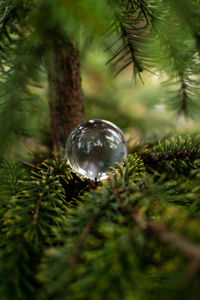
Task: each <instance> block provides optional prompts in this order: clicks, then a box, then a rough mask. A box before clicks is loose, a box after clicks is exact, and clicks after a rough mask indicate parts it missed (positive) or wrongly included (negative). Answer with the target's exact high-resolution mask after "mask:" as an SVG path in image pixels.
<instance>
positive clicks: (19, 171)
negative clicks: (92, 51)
mask: <svg viewBox="0 0 200 300" xmlns="http://www.w3.org/2000/svg"><path fill="white" fill-rule="evenodd" d="M199 4H200V3H199V1H198V0H192V1H186V0H176V1H173V0H165V1H164V0H156V1H155V0H102V1H94V0H77V1H72V0H68V1H63V0H58V1H55V0H40V1H31V2H30V1H27V0H4V1H1V2H0V73H1V80H0V95H1V98H0V101H1V106H0V124H1V125H0V137H1V147H0V158H1V159H0V299H1V300H10V299H15V300H25V299H29V298H30V297H31V298H32V299H39V300H40V299H41V300H44V299H52V300H56V299H59V300H64V299H70V300H73V299H74V300H78V299H87V300H88V299H91V300H97V299H115V300H117V299H125V300H129V299H130V300H132V299H148V300H149V299H198V298H199V292H200V284H199V280H200V276H199V273H200V234H199V225H200V216H199V207H200V198H199V191H200V188H199V177H200V150H199V149H200V137H199V135H198V134H197V133H196V132H195V133H194V132H191V134H186V133H184V134H182V135H176V134H175V135H174V136H173V135H172V134H170V136H167V137H165V138H162V139H161V140H159V136H154V137H152V136H151V138H149V139H148V140H145V139H144V140H143V141H140V143H137V144H134V145H132V144H131V143H130V144H129V156H128V158H127V159H125V160H124V165H123V166H121V165H119V164H117V163H116V167H115V168H112V169H111V170H110V173H109V177H108V179H107V180H103V181H102V182H99V183H94V182H92V181H91V180H88V179H84V178H81V177H79V175H78V174H75V173H74V172H73V171H72V170H71V169H70V167H69V165H68V163H67V162H66V158H65V155H64V154H63V148H64V147H65V143H66V139H67V137H68V135H69V134H70V132H71V131H72V129H74V127H75V126H76V125H77V124H78V123H80V122H81V121H82V120H83V119H84V113H83V92H82V85H81V67H80V63H81V62H82V60H83V57H84V53H85V52H87V48H88V47H89V45H90V44H91V43H92V41H93V42H94V43H98V45H99V47H102V45H103V47H104V49H105V51H106V53H108V56H109V59H108V62H107V63H108V67H110V68H111V69H112V71H113V74H114V75H118V74H119V73H121V72H123V70H125V69H126V68H128V67H130V66H131V65H132V70H133V76H134V78H135V81H141V82H143V81H144V79H143V73H145V72H150V73H153V74H164V75H163V76H161V78H165V81H164V82H162V84H161V89H163V90H164V91H165V92H167V93H166V96H165V97H166V99H167V101H166V103H167V104H168V106H169V107H171V109H172V111H173V112H176V113H177V114H179V115H185V116H186V117H189V116H190V117H191V116H194V115H195V114H194V113H195V111H197V112H198V109H199V103H198V101H199V96H200V94H199V70H200V65H199V53H200V49H199V47H200V27H199V22H198V20H199V17H200V8H199V7H200V6H199ZM97 41H98V42H97ZM145 74H146V73H145ZM133 84H134V83H133ZM46 86H47V87H48V96H47V98H48V103H49V117H48V120H50V123H51V124H50V127H51V138H49V137H48V135H49V128H48V126H46V127H45V128H44V129H43V132H40V133H38V129H37V128H36V127H37V126H36V124H37V122H38V120H39V118H40V116H39V114H38V112H37V113H36V111H37V110H38V108H40V107H42V97H45V93H44V91H45V89H46ZM38 90H39V91H40V92H38ZM41 90H42V93H41ZM84 100H85V108H86V110H87V105H88V106H89V105H90V100H88V99H87V97H85V99H84ZM101 101H102V99H100V100H98V101H97V103H96V104H95V105H96V107H98V103H100V106H101V107H102V106H103V109H104V110H106V109H107V110H108V111H109V110H110V109H111V106H112V105H113V103H114V102H112V100H111V102H108V101H104V102H101ZM102 103H103V105H102ZM119 111H120V108H119V109H118V107H117V103H116V110H115V113H116V115H117V116H120V117H123V118H124V119H125V121H126V124H129V122H131V121H130V120H129V117H127V116H126V115H125V117H124V116H122V112H121V111H120V112H119ZM35 115H37V118H36V119H35ZM142 122H143V121H142ZM126 124H125V126H126ZM138 126H140V127H142V126H143V127H145V126H146V125H145V123H142V124H141V123H139V125H138ZM147 126H148V124H147ZM36 129H37V130H36ZM45 130H46V131H45ZM37 135H40V137H41V139H43V141H44V140H45V142H44V144H45V146H46V147H48V154H47V151H46V152H44V153H43V152H42V147H39V150H37V151H35V153H34V154H32V157H31V160H30V161H28V162H27V161H24V159H23V153H22V154H21V156H20V159H19V157H18V156H19V155H18V151H17V149H18V147H21V148H19V149H22V148H25V147H26V146H27V144H28V143H29V141H30V138H36V136H37ZM21 144H22V145H21ZM52 153H53V154H52Z"/></svg>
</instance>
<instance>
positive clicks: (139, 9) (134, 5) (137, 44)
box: [107, 1, 152, 77]
mask: <svg viewBox="0 0 200 300" xmlns="http://www.w3.org/2000/svg"><path fill="white" fill-rule="evenodd" d="M151 18H152V15H151V12H150V9H149V8H148V4H147V2H146V1H127V4H125V3H123V4H121V7H120V12H116V13H115V19H116V21H115V23H114V24H113V25H112V26H111V29H110V33H111V32H113V31H116V33H117V37H116V39H115V41H114V42H112V43H111V44H110V45H109V46H108V47H107V50H109V51H110V52H111V53H112V56H111V58H110V59H109V60H108V62H107V64H108V63H111V62H112V64H113V65H117V66H118V65H119V67H118V70H117V71H116V73H115V76H117V75H118V74H119V73H120V72H122V71H123V70H124V69H125V68H127V67H128V66H129V65H131V64H133V72H134V75H135V76H137V75H139V77H140V73H141V72H142V71H143V70H146V69H147V68H148V65H149V62H148V63H147V60H146V59H145V43H146V40H147V37H148V35H149V33H150V19H151Z"/></svg>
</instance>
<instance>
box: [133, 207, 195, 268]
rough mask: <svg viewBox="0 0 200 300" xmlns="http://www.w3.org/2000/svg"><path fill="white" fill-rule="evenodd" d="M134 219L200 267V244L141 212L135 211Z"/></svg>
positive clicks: (141, 226) (144, 228)
mask: <svg viewBox="0 0 200 300" xmlns="http://www.w3.org/2000/svg"><path fill="white" fill-rule="evenodd" d="M132 219H133V220H134V221H135V222H136V224H137V225H138V226H139V227H140V229H141V230H143V231H146V230H150V231H151V232H152V233H154V234H155V235H156V236H157V238H159V240H160V241H161V242H163V243H167V244H170V245H171V246H172V247H173V248H176V249H177V250H179V252H181V253H182V254H184V255H185V256H186V257H188V258H189V259H190V260H192V261H193V262H195V264H196V265H197V266H198V269H200V246H199V245H197V244H195V243H193V242H191V241H189V240H187V239H186V238H184V237H182V236H180V235H179V234H177V233H175V232H172V231H170V230H169V229H168V228H167V227H165V226H164V225H161V224H158V223H156V222H154V221H151V220H145V218H144V217H142V216H141V214H139V213H133V214H132Z"/></svg>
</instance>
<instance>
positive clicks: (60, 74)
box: [48, 40, 83, 152]
mask: <svg viewBox="0 0 200 300" xmlns="http://www.w3.org/2000/svg"><path fill="white" fill-rule="evenodd" d="M48 81H49V105H50V118H51V130H52V139H53V150H54V152H58V151H60V150H61V149H62V148H64V147H65V145H66V140H67V137H68V136H69V134H70V133H71V131H72V130H73V129H74V128H75V127H76V125H78V124H79V123H80V122H81V121H83V94H82V88H81V76H80V61H79V52H78V49H77V47H76V45H75V42H73V41H71V40H68V41H65V42H62V43H61V42H58V41H56V42H54V49H53V57H52V59H51V62H50V63H48Z"/></svg>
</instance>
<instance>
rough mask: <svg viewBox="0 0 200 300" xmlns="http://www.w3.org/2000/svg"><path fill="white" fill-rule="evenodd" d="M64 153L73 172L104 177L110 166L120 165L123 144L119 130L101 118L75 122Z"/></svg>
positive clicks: (85, 175)
mask: <svg viewBox="0 0 200 300" xmlns="http://www.w3.org/2000/svg"><path fill="white" fill-rule="evenodd" d="M66 155H67V159H68V163H69V165H70V167H71V168H72V170H73V171H74V172H76V173H77V174H79V175H81V176H83V177H85V178H90V179H92V180H95V181H100V180H103V179H106V178H107V177H108V175H107V172H110V171H111V170H110V167H115V163H116V162H118V163H120V164H121V165H122V164H123V159H124V158H126V157H127V155H128V150H127V143H126V140H125V137H124V135H123V133H122V131H121V130H120V129H119V128H118V127H117V126H116V125H114V124H113V123H111V122H109V121H105V120H90V121H86V122H83V123H81V124H79V125H78V126H77V127H76V128H75V129H74V130H73V131H72V132H71V134H70V136H69V137H68V139H67V144H66Z"/></svg>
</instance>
